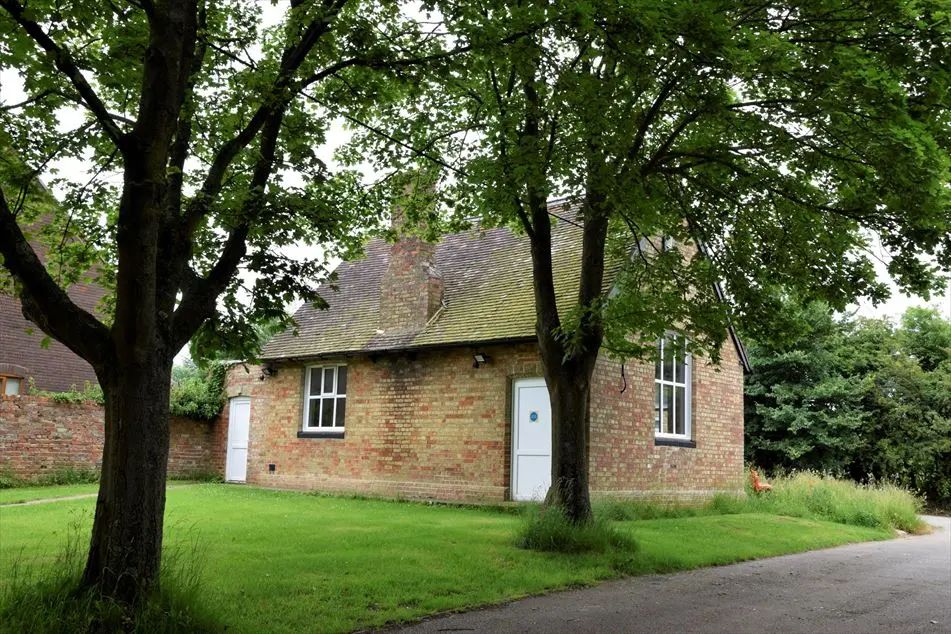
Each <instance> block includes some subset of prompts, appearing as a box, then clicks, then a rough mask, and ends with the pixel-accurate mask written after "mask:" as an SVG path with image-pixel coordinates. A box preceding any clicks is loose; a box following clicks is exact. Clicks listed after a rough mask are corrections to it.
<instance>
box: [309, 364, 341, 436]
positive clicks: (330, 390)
mask: <svg viewBox="0 0 951 634" xmlns="http://www.w3.org/2000/svg"><path fill="white" fill-rule="evenodd" d="M346 416H347V366H345V365H318V366H312V367H309V368H307V374H306V377H305V379H304V431H312V432H322V431H323V432H340V431H343V425H344V420H345V419H346Z"/></svg>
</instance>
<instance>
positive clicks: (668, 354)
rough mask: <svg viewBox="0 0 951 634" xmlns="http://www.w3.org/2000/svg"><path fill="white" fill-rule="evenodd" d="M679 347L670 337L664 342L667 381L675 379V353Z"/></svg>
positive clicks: (665, 376)
mask: <svg viewBox="0 0 951 634" xmlns="http://www.w3.org/2000/svg"><path fill="white" fill-rule="evenodd" d="M676 350H677V348H676V347H675V346H674V345H672V342H671V341H670V340H669V339H668V340H667V341H665V342H664V377H663V379H664V380H665V381H673V380H674V353H675V351H676Z"/></svg>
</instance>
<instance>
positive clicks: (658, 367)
mask: <svg viewBox="0 0 951 634" xmlns="http://www.w3.org/2000/svg"><path fill="white" fill-rule="evenodd" d="M663 358H664V340H663V339H661V340H660V342H659V343H658V344H657V365H656V368H655V373H654V378H655V379H657V380H658V381H659V380H661V379H662V378H664V377H663V375H662V374H661V368H662V367H663V362H662V361H661V360H662V359H663Z"/></svg>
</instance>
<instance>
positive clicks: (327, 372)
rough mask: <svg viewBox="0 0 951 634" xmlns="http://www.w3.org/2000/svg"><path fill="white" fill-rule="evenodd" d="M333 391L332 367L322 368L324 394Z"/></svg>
mask: <svg viewBox="0 0 951 634" xmlns="http://www.w3.org/2000/svg"><path fill="white" fill-rule="evenodd" d="M333 393H334V368H324V394H333Z"/></svg>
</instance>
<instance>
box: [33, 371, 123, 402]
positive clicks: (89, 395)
mask: <svg viewBox="0 0 951 634" xmlns="http://www.w3.org/2000/svg"><path fill="white" fill-rule="evenodd" d="M29 392H30V395H31V396H43V397H45V398H48V399H50V400H51V401H56V402H57V403H85V402H87V401H92V402H93V403H98V404H99V405H103V404H105V402H106V399H105V396H104V395H103V393H102V388H101V387H99V385H98V384H95V383H90V382H89V381H86V384H85V385H84V386H83V389H82V390H78V389H77V388H76V385H75V384H74V385H71V386H70V387H69V389H68V390H66V391H65V392H48V391H46V390H38V389H36V384H35V383H34V382H33V377H30V387H29Z"/></svg>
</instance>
